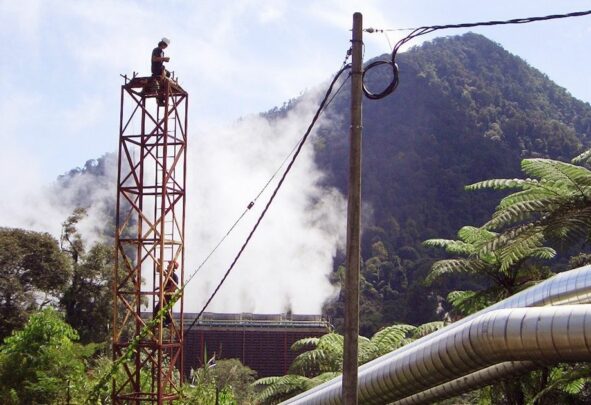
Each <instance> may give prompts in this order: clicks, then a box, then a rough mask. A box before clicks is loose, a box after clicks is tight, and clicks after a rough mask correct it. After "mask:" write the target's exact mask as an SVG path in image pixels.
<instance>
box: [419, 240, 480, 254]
mask: <svg viewBox="0 0 591 405" xmlns="http://www.w3.org/2000/svg"><path fill="white" fill-rule="evenodd" d="M423 245H425V246H427V247H441V248H444V249H445V251H446V252H448V253H452V254H458V255H466V256H469V255H471V254H473V253H474V252H475V251H476V249H475V248H474V246H472V245H471V244H469V243H465V242H463V241H461V240H450V239H427V240H426V241H424V242H423Z"/></svg>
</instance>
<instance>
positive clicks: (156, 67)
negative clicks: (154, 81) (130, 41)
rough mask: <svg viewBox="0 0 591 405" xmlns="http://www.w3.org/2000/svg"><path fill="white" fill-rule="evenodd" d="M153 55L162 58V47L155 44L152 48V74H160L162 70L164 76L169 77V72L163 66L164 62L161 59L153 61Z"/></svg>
mask: <svg viewBox="0 0 591 405" xmlns="http://www.w3.org/2000/svg"><path fill="white" fill-rule="evenodd" d="M154 57H157V58H163V57H164V49H162V48H160V47H159V46H157V47H156V48H154V49H153V50H152V59H151V61H152V76H161V75H162V72H163V71H164V74H165V75H166V77H170V72H169V71H168V70H166V69H165V68H164V62H163V61H161V60H160V61H154Z"/></svg>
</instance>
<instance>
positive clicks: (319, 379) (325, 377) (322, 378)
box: [312, 371, 342, 385]
mask: <svg viewBox="0 0 591 405" xmlns="http://www.w3.org/2000/svg"><path fill="white" fill-rule="evenodd" d="M341 374H342V373H340V372H334V371H328V372H326V373H322V374H319V375H317V376H316V377H313V378H312V381H313V382H314V384H316V385H320V384H323V383H325V382H327V381H330V380H332V379H333V378H336V377H338V376H340V375H341Z"/></svg>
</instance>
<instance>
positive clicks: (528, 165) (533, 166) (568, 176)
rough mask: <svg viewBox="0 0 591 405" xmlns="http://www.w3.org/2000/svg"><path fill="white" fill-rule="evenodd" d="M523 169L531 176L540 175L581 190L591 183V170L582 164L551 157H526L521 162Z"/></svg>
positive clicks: (548, 179)
mask: <svg viewBox="0 0 591 405" xmlns="http://www.w3.org/2000/svg"><path fill="white" fill-rule="evenodd" d="M521 168H522V169H523V171H524V172H525V173H527V174H529V175H531V176H536V177H540V178H542V179H544V180H546V181H549V182H553V183H554V184H555V185H564V186H565V187H567V188H573V187H574V189H577V190H579V191H580V192H581V193H582V194H584V191H583V190H584V188H585V187H588V186H590V185H591V172H589V170H587V169H585V168H584V167H581V166H575V165H572V164H570V163H565V162H560V161H558V160H551V159H524V160H523V161H522V162H521Z"/></svg>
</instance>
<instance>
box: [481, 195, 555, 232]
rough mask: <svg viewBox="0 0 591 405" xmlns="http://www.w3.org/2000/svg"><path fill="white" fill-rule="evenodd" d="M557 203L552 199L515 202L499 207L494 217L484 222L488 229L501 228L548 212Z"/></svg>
mask: <svg viewBox="0 0 591 405" xmlns="http://www.w3.org/2000/svg"><path fill="white" fill-rule="evenodd" d="M555 206H556V203H555V201H554V200H552V199H541V200H531V201H521V202H515V203H514V204H511V205H508V206H505V207H502V208H499V209H498V210H497V211H495V213H494V214H493V216H492V218H491V219H490V220H489V221H488V222H487V223H486V224H484V226H483V227H484V228H486V229H500V228H503V227H506V226H508V225H512V224H515V223H518V222H522V221H525V220H531V219H532V218H534V217H535V216H536V215H537V216H542V215H543V214H545V213H547V212H548V211H549V210H551V209H552V208H553V207H555Z"/></svg>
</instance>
